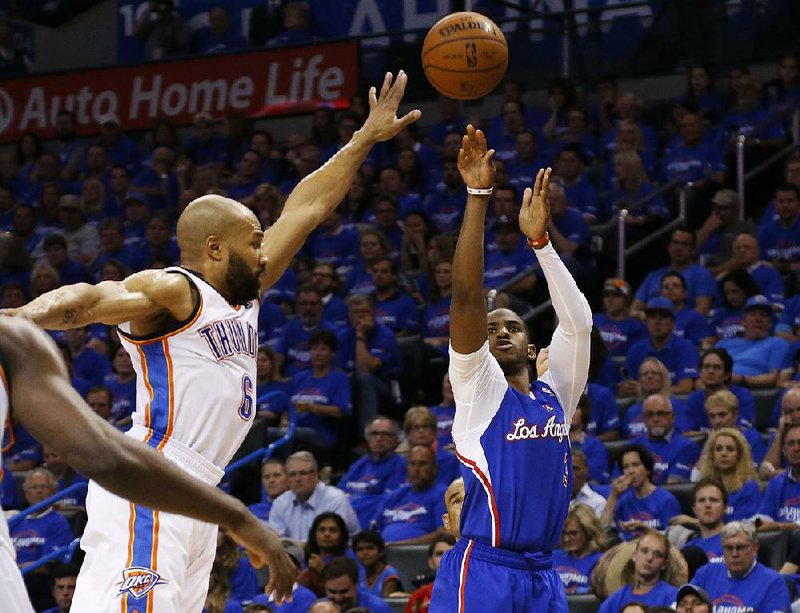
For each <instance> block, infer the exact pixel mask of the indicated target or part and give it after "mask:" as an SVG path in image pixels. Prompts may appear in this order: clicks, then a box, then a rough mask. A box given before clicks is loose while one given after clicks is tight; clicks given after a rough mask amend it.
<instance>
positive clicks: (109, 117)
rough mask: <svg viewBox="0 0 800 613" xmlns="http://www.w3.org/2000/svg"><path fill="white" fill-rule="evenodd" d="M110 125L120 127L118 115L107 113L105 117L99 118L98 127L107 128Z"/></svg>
mask: <svg viewBox="0 0 800 613" xmlns="http://www.w3.org/2000/svg"><path fill="white" fill-rule="evenodd" d="M110 123H113V124H116V125H119V117H118V116H117V114H116V113H105V114H104V115H100V117H98V118H97V125H100V126H105V125H108V124H110Z"/></svg>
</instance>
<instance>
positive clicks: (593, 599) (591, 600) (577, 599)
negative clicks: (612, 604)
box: [567, 594, 600, 613]
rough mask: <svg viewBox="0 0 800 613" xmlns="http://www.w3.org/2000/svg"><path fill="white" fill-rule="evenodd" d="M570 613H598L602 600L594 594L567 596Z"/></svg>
mask: <svg viewBox="0 0 800 613" xmlns="http://www.w3.org/2000/svg"><path fill="white" fill-rule="evenodd" d="M567 607H568V608H569V613H596V611H597V610H598V609H599V608H600V600H599V599H598V598H597V596H595V595H594V594H567Z"/></svg>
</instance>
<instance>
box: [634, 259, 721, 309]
mask: <svg viewBox="0 0 800 613" xmlns="http://www.w3.org/2000/svg"><path fill="white" fill-rule="evenodd" d="M667 272H679V273H681V275H683V278H684V279H686V304H689V305H695V304H696V301H697V299H698V298H701V297H707V298H711V301H712V303H713V301H714V300H715V299H716V298H717V281H716V279H715V278H714V275H712V274H711V273H710V272H709V271H708V269H707V268H705V267H703V266H701V265H700V264H690V265H689V266H688V267H687V268H686V269H685V270H678V271H676V270H674V269H673V268H672V267H671V266H664V267H663V268H659V269H658V270H654V271H653V272H651V273H649V274H648V275H647V276H646V277H645V278H644V281H643V282H642V284H641V285H640V286H639V289H638V290H636V299H637V300H641V301H642V302H644V303H647V301H648V300H650V298H656V297H658V296H660V295H661V278H662V277H663V276H664V274H666V273H667Z"/></svg>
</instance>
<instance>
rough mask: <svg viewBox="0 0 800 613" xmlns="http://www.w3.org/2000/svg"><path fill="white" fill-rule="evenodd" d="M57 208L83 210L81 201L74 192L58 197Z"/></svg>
mask: <svg viewBox="0 0 800 613" xmlns="http://www.w3.org/2000/svg"><path fill="white" fill-rule="evenodd" d="M58 208H60V209H76V210H78V211H81V212H83V202H81V199H80V198H78V196H76V195H75V194H64V195H63V196H61V198H59V199H58Z"/></svg>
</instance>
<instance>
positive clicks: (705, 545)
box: [684, 534, 725, 564]
mask: <svg viewBox="0 0 800 613" xmlns="http://www.w3.org/2000/svg"><path fill="white" fill-rule="evenodd" d="M689 546H692V547H699V548H700V549H702V550H703V551H704V552H705V554H706V557H708V561H709V562H722V563H723V564H724V563H725V558H724V557H723V556H722V537H721V536H720V535H719V534H715V535H714V536H710V537H708V538H702V537H700V536H697V537H695V538H693V539H690V540H689V541H687V542H686V545H684V547H689Z"/></svg>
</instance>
